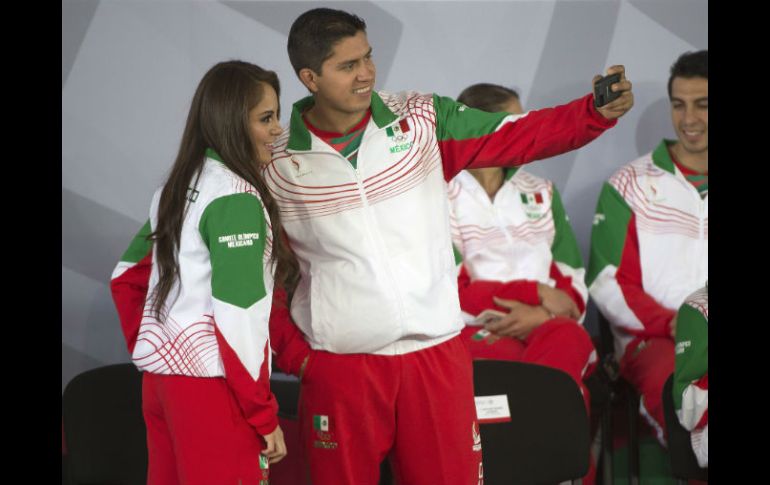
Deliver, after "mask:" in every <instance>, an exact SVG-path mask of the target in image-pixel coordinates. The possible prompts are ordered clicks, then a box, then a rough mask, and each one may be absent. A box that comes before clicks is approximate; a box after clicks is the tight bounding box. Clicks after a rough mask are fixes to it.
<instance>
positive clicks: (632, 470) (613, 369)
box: [597, 312, 640, 485]
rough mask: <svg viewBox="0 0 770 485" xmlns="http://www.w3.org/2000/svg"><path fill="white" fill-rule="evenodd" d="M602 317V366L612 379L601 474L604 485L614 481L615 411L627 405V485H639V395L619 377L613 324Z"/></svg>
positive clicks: (604, 417) (600, 327)
mask: <svg viewBox="0 0 770 485" xmlns="http://www.w3.org/2000/svg"><path fill="white" fill-rule="evenodd" d="M597 314H598V316H599V337H600V342H601V345H600V348H599V349H598V351H599V352H598V353H599V362H600V367H601V369H602V372H603V373H604V374H605V375H606V376H607V377H608V378H609V383H610V399H609V401H610V402H609V409H608V410H607V412H606V413H605V414H604V415H602V462H603V464H602V470H603V478H604V483H605V484H610V483H612V480H613V461H614V460H613V450H612V436H613V422H612V409H613V408H614V406H615V405H616V404H617V403H618V402H623V401H625V403H626V416H627V420H628V483H629V485H639V399H640V398H639V393H638V392H636V389H634V387H633V386H632V385H631V384H630V383H629V382H628V381H626V380H625V379H623V378H622V377H620V371H619V368H618V362H617V359H616V358H615V340H614V337H613V335H612V330H610V322H609V321H608V320H607V319H606V318H605V317H604V315H602V313H601V312H597Z"/></svg>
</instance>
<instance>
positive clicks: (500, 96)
mask: <svg viewBox="0 0 770 485" xmlns="http://www.w3.org/2000/svg"><path fill="white" fill-rule="evenodd" d="M458 101H459V102H461V103H463V104H465V105H467V106H469V107H472V108H477V109H481V110H484V111H489V112H498V111H506V112H508V113H511V114H514V115H520V114H522V113H523V110H522V107H521V104H520V102H519V96H518V94H517V93H516V92H515V91H513V90H511V89H508V88H505V87H503V86H497V85H493V84H475V85H473V86H470V87H468V88H466V89H465V90H464V91H463V92H462V93H461V94H460V96H459V98H458ZM449 199H450V208H451V223H452V239H453V244H454V247H455V253H456V259H457V261H458V263H459V264H458V266H459V277H458V287H459V294H460V307H461V308H462V310H463V313H464V317H465V318H466V327H465V328H464V329H463V330H462V336H463V339H464V341H465V342H466V343H467V345H468V347H469V349H470V351H471V355H472V356H473V357H474V358H485V359H499V360H512V361H521V362H529V363H533V364H540V365H545V366H548V367H553V368H556V369H559V370H562V371H564V372H566V373H567V374H569V375H570V376H571V377H572V379H574V381H575V382H576V383H577V384H578V386H579V387H580V389H581V392H582V393H583V397H584V400H585V402H586V407H587V408H588V407H589V406H588V404H589V398H588V392H587V390H586V388H585V386H584V385H583V379H584V378H585V376H586V374H587V373H588V372H589V371H592V370H593V367H594V363H595V362H596V352H595V350H594V346H593V343H592V342H591V337H590V336H589V335H588V332H586V330H585V329H584V328H583V326H582V324H581V322H582V321H583V318H584V316H585V306H586V298H587V296H588V290H587V289H586V286H585V283H584V282H583V276H584V273H585V271H584V269H583V261H582V258H581V256H580V250H579V248H578V245H577V241H576V240H575V235H574V233H573V231H572V228H571V227H570V224H569V221H568V218H567V214H566V212H565V210H564V206H563V205H562V202H561V197H560V196H559V192H558V191H557V190H556V187H555V186H554V185H553V183H552V182H551V181H549V180H546V179H543V178H540V177H537V176H535V175H532V174H531V173H528V172H527V171H526V170H525V169H523V168H519V167H513V168H500V167H492V168H478V169H468V170H464V171H463V172H461V173H460V174H458V175H457V177H455V178H454V180H452V181H451V182H450V184H449ZM489 310H493V311H494V310H496V311H498V312H503V313H498V316H499V318H497V319H495V320H494V321H490V320H487V321H486V323H483V322H482V320H484V319H485V315H487V314H489V313H490V312H489ZM480 314H481V317H479V315H480ZM493 318H494V317H493Z"/></svg>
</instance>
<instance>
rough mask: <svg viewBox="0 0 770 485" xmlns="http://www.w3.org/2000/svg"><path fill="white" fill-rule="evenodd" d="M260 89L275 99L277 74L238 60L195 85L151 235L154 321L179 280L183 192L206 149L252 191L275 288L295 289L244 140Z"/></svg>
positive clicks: (289, 256) (292, 267)
mask: <svg viewBox="0 0 770 485" xmlns="http://www.w3.org/2000/svg"><path fill="white" fill-rule="evenodd" d="M265 85H269V86H272V87H273V89H275V93H276V95H277V96H280V92H281V91H280V85H279V83H278V76H277V75H276V74H275V73H274V72H272V71H267V70H264V69H262V68H261V67H259V66H256V65H254V64H250V63H247V62H243V61H228V62H220V63H219V64H216V65H215V66H214V67H212V68H211V69H209V71H208V72H207V73H206V74H205V75H204V76H203V79H202V80H201V82H200V84H198V88H197V89H196V91H195V95H194V96H193V100H192V104H191V106H190V112H189V114H188V115H187V123H186V125H185V129H184V134H183V135H182V141H181V143H180V146H179V153H178V154H177V156H176V160H175V161H174V165H173V167H172V168H171V172H170V174H169V176H168V180H167V181H166V183H165V185H164V187H163V191H162V192H161V196H160V203H159V206H158V218H157V227H156V228H155V231H154V232H153V233H152V234H151V235H150V239H151V240H152V241H153V242H154V244H155V251H156V264H157V267H158V274H159V280H158V285H157V287H156V288H155V294H154V295H153V299H154V301H153V304H152V311H153V313H154V315H155V317H156V318H157V319H159V320H162V316H161V310H162V309H163V307H164V303H165V302H166V299H167V298H168V296H169V293H170V292H171V289H172V288H173V286H174V283H175V282H176V281H177V279H178V278H179V261H178V258H177V255H178V252H179V243H180V237H181V233H182V224H183V222H184V217H185V213H186V211H187V207H188V189H189V188H191V187H195V185H196V184H197V182H198V178H199V177H200V174H201V171H202V170H203V162H204V161H205V159H206V149H207V148H211V149H213V150H214V151H215V152H216V153H217V154H218V155H219V156H220V157H221V158H222V162H223V163H224V165H225V166H226V167H227V168H228V169H230V170H231V171H232V172H233V173H235V174H236V175H238V176H239V177H241V178H243V179H244V180H246V181H247V182H248V183H250V184H251V185H252V186H253V187H254V189H256V191H257V193H258V194H259V196H260V198H261V199H262V204H263V206H264V207H265V210H266V211H267V213H268V215H269V217H270V221H271V225H272V235H273V250H272V256H271V262H272V264H273V267H274V268H275V284H276V286H281V287H283V288H285V289H286V290H287V292H289V293H290V294H291V292H292V290H293V288H294V286H295V285H296V282H297V279H298V276H299V271H298V268H299V266H298V263H297V260H296V257H295V256H294V253H293V252H292V251H291V248H290V247H289V245H288V242H287V241H286V239H285V238H284V237H283V235H282V234H281V223H280V216H279V213H278V205H277V204H276V202H275V200H274V199H273V197H272V196H271V195H270V191H269V190H268V188H267V186H266V185H265V182H264V180H263V179H262V175H261V171H260V168H259V166H260V164H259V161H258V160H256V159H255V153H256V152H255V149H254V148H255V147H254V144H253V143H252V140H251V137H250V136H249V129H248V126H249V111H250V110H251V109H252V108H253V107H254V106H256V105H257V104H258V103H259V102H260V101H261V100H262V96H263V94H264V87H265Z"/></svg>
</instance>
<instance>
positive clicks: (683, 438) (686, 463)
mask: <svg viewBox="0 0 770 485" xmlns="http://www.w3.org/2000/svg"><path fill="white" fill-rule="evenodd" d="M673 387H674V376H673V375H671V376H669V378H668V379H667V380H666V384H665V385H664V386H663V415H664V417H665V419H666V439H667V440H668V456H669V458H670V459H671V474H672V475H674V477H676V478H677V479H678V481H679V483H680V484H685V483H687V480H688V479H693V480H701V481H706V482H707V481H708V479H709V469H708V468H701V467H700V466H699V465H698V460H697V459H696V458H695V453H694V452H693V451H692V444H691V441H690V432H689V431H687V429H685V428H684V427H683V426H682V425H681V424H680V423H679V418H677V416H676V411H675V410H674V393H673Z"/></svg>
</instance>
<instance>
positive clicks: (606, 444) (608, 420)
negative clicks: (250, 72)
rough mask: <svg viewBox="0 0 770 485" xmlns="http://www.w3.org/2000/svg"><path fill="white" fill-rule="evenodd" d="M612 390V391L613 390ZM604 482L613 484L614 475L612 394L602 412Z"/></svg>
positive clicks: (604, 484)
mask: <svg viewBox="0 0 770 485" xmlns="http://www.w3.org/2000/svg"><path fill="white" fill-rule="evenodd" d="M611 392H612V391H611ZM601 423H602V424H601V426H602V434H601V440H602V458H601V461H602V483H603V485H612V481H613V479H614V476H613V474H612V472H613V468H612V454H613V452H612V446H613V442H612V396H610V399H608V400H607V405H606V406H605V408H604V411H603V414H602V421H601Z"/></svg>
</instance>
